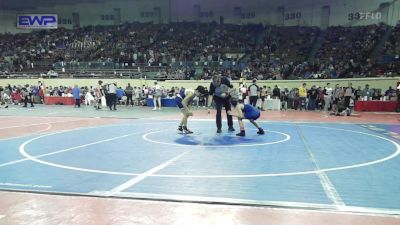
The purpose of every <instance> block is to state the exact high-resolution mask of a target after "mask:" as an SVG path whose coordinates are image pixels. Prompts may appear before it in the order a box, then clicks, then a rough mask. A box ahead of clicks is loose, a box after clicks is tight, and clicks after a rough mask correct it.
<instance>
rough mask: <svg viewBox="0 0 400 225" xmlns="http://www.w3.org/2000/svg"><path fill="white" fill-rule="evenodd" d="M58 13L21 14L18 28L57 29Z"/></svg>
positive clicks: (18, 19) (18, 18) (18, 16)
mask: <svg viewBox="0 0 400 225" xmlns="http://www.w3.org/2000/svg"><path fill="white" fill-rule="evenodd" d="M57 24H58V18H57V14H19V15H17V28H18V29H57Z"/></svg>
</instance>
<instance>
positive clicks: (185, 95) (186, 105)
mask: <svg viewBox="0 0 400 225" xmlns="http://www.w3.org/2000/svg"><path fill="white" fill-rule="evenodd" d="M204 94H206V90H205V88H204V87H203V86H198V87H197V88H196V89H195V90H194V91H193V90H184V89H182V90H181V91H180V92H179V94H177V95H176V98H175V101H176V105H177V106H178V107H179V108H180V109H181V111H182V114H183V117H182V120H181V122H180V124H179V127H178V130H179V131H181V132H184V133H186V134H191V133H193V132H192V131H190V130H189V129H188V128H187V120H188V118H189V116H193V113H192V112H191V111H190V109H191V107H192V103H193V99H194V98H195V97H196V96H200V95H204Z"/></svg>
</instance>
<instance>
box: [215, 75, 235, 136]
mask: <svg viewBox="0 0 400 225" xmlns="http://www.w3.org/2000/svg"><path fill="white" fill-rule="evenodd" d="M231 87H232V86H231V82H230V81H229V79H228V78H227V77H225V76H219V75H214V76H213V78H212V82H211V84H210V89H209V93H210V94H209V96H208V107H210V105H211V101H212V99H214V102H215V107H216V109H217V115H216V118H215V119H216V124H217V133H222V129H221V128H222V118H221V111H222V107H225V111H226V117H227V118H228V127H229V128H228V131H231V132H232V131H235V129H234V128H233V121H232V116H231V115H228V111H230V110H231V103H230V101H229V100H230V97H231V96H230V95H229V88H231Z"/></svg>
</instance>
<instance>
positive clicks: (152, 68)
mask: <svg viewBox="0 0 400 225" xmlns="http://www.w3.org/2000/svg"><path fill="white" fill-rule="evenodd" d="M186 67H191V68H194V67H214V68H223V69H243V68H245V67H246V63H244V62H240V63H238V62H235V61H231V60H225V61H219V62H217V61H185V62H174V63H169V64H162V63H148V64H146V63H129V62H125V63H115V62H57V63H54V64H53V68H54V69H55V70H62V69H64V70H65V71H69V70H85V71H86V70H90V69H111V70H120V69H123V70H134V71H139V72H158V71H160V70H163V69H166V68H173V69H176V68H186Z"/></svg>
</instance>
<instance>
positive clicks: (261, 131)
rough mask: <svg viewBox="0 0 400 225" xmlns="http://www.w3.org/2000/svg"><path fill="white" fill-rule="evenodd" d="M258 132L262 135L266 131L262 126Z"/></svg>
mask: <svg viewBox="0 0 400 225" xmlns="http://www.w3.org/2000/svg"><path fill="white" fill-rule="evenodd" d="M257 134H260V135H262V134H265V132H264V130H263V129H262V128H259V129H258V132H257Z"/></svg>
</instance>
